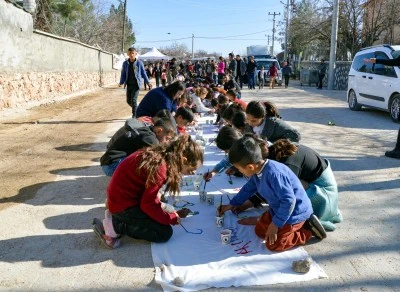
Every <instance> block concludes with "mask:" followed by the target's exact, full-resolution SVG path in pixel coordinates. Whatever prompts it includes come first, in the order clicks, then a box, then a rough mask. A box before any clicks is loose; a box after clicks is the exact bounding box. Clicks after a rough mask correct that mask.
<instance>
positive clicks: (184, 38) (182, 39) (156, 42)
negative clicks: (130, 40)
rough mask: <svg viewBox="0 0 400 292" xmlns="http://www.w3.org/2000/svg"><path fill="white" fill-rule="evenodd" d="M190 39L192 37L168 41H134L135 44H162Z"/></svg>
mask: <svg viewBox="0 0 400 292" xmlns="http://www.w3.org/2000/svg"><path fill="white" fill-rule="evenodd" d="M191 38H192V37H187V38H180V39H170V40H158V41H136V43H162V42H173V41H180V40H187V39H191Z"/></svg>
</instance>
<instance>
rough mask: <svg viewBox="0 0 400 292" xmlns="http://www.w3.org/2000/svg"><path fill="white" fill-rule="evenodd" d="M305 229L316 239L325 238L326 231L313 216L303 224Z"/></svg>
mask: <svg viewBox="0 0 400 292" xmlns="http://www.w3.org/2000/svg"><path fill="white" fill-rule="evenodd" d="M304 225H305V228H306V229H308V230H310V231H311V233H312V235H314V236H315V237H316V238H318V239H321V240H322V239H324V238H326V231H325V228H324V226H322V224H321V221H319V219H318V217H317V216H315V215H314V214H312V215H311V217H310V218H308V220H307V221H306V223H305V224H304Z"/></svg>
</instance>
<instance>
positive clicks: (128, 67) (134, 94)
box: [119, 47, 151, 118]
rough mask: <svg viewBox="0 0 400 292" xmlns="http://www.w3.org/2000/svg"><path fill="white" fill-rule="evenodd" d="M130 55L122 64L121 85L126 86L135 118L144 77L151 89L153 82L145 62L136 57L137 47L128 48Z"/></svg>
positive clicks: (127, 97) (127, 96) (128, 101)
mask: <svg viewBox="0 0 400 292" xmlns="http://www.w3.org/2000/svg"><path fill="white" fill-rule="evenodd" d="M128 57H129V59H128V60H126V61H125V62H124V63H123V64H122V71H121V78H120V81H119V87H121V86H122V85H124V88H125V87H126V102H127V103H128V104H129V105H130V106H131V108H132V117H133V118H134V117H135V114H136V108H137V98H138V95H139V90H140V84H141V82H142V78H143V79H144V83H145V84H147V85H148V86H149V90H150V89H151V84H150V81H149V78H148V77H147V74H146V71H145V69H144V65H143V62H142V61H140V60H139V59H137V58H136V57H137V51H136V49H135V48H133V47H131V48H129V49H128Z"/></svg>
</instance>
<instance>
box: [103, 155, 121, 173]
mask: <svg viewBox="0 0 400 292" xmlns="http://www.w3.org/2000/svg"><path fill="white" fill-rule="evenodd" d="M125 158H126V157H122V158H120V159H119V160H118V161H116V162H114V163H111V164H108V165H102V166H101V168H102V169H103V172H104V174H105V175H106V176H112V175H113V174H114V172H115V170H116V169H117V166H118V165H119V164H120V163H121V162H122V160H124V159H125Z"/></svg>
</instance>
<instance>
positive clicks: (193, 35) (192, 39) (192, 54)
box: [192, 33, 194, 59]
mask: <svg viewBox="0 0 400 292" xmlns="http://www.w3.org/2000/svg"><path fill="white" fill-rule="evenodd" d="M193 58H194V34H193V33H192V59H193Z"/></svg>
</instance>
